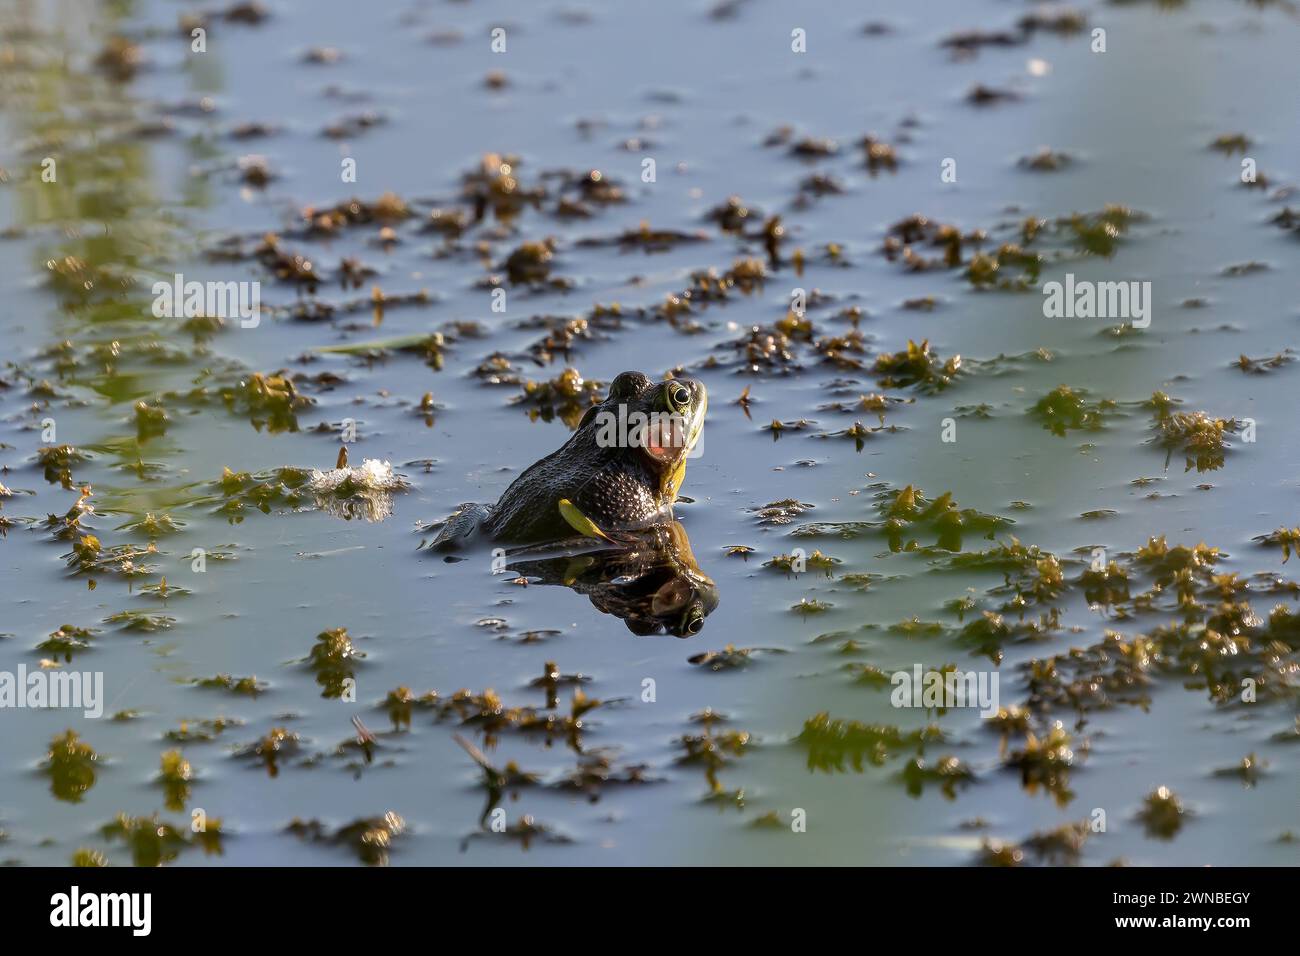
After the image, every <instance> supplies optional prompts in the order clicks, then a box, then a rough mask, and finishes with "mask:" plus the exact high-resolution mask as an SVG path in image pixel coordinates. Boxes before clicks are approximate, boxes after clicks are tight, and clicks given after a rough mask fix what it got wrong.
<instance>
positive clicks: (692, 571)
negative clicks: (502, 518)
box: [506, 521, 718, 637]
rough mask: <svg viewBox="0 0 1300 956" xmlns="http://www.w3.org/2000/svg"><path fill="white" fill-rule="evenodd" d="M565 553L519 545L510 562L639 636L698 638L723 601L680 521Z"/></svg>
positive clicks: (519, 571)
mask: <svg viewBox="0 0 1300 956" xmlns="http://www.w3.org/2000/svg"><path fill="white" fill-rule="evenodd" d="M577 547H578V548H579V549H580V550H574V549H573V548H570V549H569V550H567V551H566V552H565V553H564V554H561V555H555V554H554V552H553V551H551V553H550V555H549V556H548V554H547V552H546V551H541V552H539V551H537V550H536V549H526V550H522V551H514V552H512V553H511V554H510V555H509V556H508V558H507V561H506V567H507V568H508V569H509V570H511V571H515V572H516V573H518V574H521V575H523V576H525V577H527V578H529V579H532V580H534V581H535V582H536V583H538V584H560V585H563V586H565V587H568V588H572V589H573V590H575V591H577V592H578V593H580V594H585V595H587V597H589V598H590V599H591V603H592V604H593V605H595V607H596V609H597V610H599V611H602V612H604V613H605V614H613V615H615V616H616V617H618V618H621V619H622V620H623V622H624V623H625V624H626V625H627V628H628V630H629V631H631V632H632V633H633V634H637V635H650V634H665V633H666V634H672V635H674V636H676V637H693V636H694V635H696V634H698V633H700V631H701V630H703V628H704V619H705V618H706V617H707V616H708V615H709V614H711V613H713V610H714V608H716V607H717V606H718V587H717V585H716V584H714V583H713V579H712V578H710V577H709V576H708V575H706V574H705V573H704V572H703V571H701V570H700V567H699V565H698V564H696V563H695V555H694V554H693V553H692V552H691V541H690V538H688V537H687V535H686V529H685V528H683V527H682V525H681V522H679V521H673V522H669V523H666V524H662V525H656V526H654V527H651V528H646V529H643V530H640V531H636V532H625V533H622V534H620V535H619V536H618V539H617V540H615V541H613V542H609V543H599V544H598V543H595V542H586V541H584V542H583V543H582V544H581V545H579V546H577Z"/></svg>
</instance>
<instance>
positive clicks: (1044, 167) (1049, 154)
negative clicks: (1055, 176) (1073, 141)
mask: <svg viewBox="0 0 1300 956" xmlns="http://www.w3.org/2000/svg"><path fill="white" fill-rule="evenodd" d="M1073 163H1074V157H1072V156H1071V155H1070V154H1069V153H1062V152H1058V151H1057V150H1054V149H1052V148H1051V147H1049V146H1040V147H1039V148H1038V149H1037V150H1036V151H1035V152H1034V153H1033V154H1031V155H1029V156H1024V157H1022V158H1021V159H1020V161H1019V164H1020V166H1021V168H1023V169H1029V170H1032V171H1034V172H1039V173H1055V172H1059V171H1060V170H1062V169H1067V168H1068V167H1069V166H1071V165H1073Z"/></svg>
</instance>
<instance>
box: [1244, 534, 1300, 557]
mask: <svg viewBox="0 0 1300 956" xmlns="http://www.w3.org/2000/svg"><path fill="white" fill-rule="evenodd" d="M1251 540H1252V541H1258V542H1259V543H1260V544H1263V545H1267V546H1269V547H1274V548H1281V549H1282V563H1283V564H1286V563H1287V562H1288V561H1290V560H1291V552H1292V551H1295V552H1296V553H1297V554H1300V526H1297V527H1295V528H1286V527H1282V528H1278V529H1277V530H1276V531H1272V532H1270V533H1268V534H1261V535H1256V536H1255V537H1254V538H1252V539H1251Z"/></svg>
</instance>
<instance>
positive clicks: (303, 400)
mask: <svg viewBox="0 0 1300 956" xmlns="http://www.w3.org/2000/svg"><path fill="white" fill-rule="evenodd" d="M220 394H221V400H222V401H223V402H225V403H226V407H227V408H229V409H230V410H231V411H238V412H239V413H241V414H245V415H247V416H248V420H249V422H250V423H251V424H252V426H253V427H254V428H256V429H257V430H258V431H261V430H262V428H263V427H265V428H267V430H269V431H270V432H272V433H276V432H282V431H297V430H298V415H297V413H298V412H299V411H301V410H302V409H304V408H308V407H310V406H311V405H312V404H313V403H314V400H313V399H312V398H309V397H308V396H306V395H302V394H301V393H299V392H298V389H297V388H296V387H295V386H294V383H293V379H292V378H291V377H290V376H289V373H288V372H287V371H285V370H284V369H281V370H280V371H278V372H273V373H271V374H269V375H263V374H262V373H261V372H254V373H253V374H252V375H250V376H249V377H248V378H246V379H243V380H241V381H240V382H239V383H238V384H237V385H235V386H232V387H229V388H224V389H222V390H221V393H220Z"/></svg>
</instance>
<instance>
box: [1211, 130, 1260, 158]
mask: <svg viewBox="0 0 1300 956" xmlns="http://www.w3.org/2000/svg"><path fill="white" fill-rule="evenodd" d="M1250 147H1251V141H1250V138H1249V137H1247V136H1246V135H1245V134H1244V133H1222V134H1220V135H1218V136H1216V137H1214V139H1213V140H1211V142H1210V149H1213V150H1218V151H1219V152H1221V153H1226V154H1228V155H1231V154H1232V153H1245V152H1246V151H1247V150H1248V149H1250Z"/></svg>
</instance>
